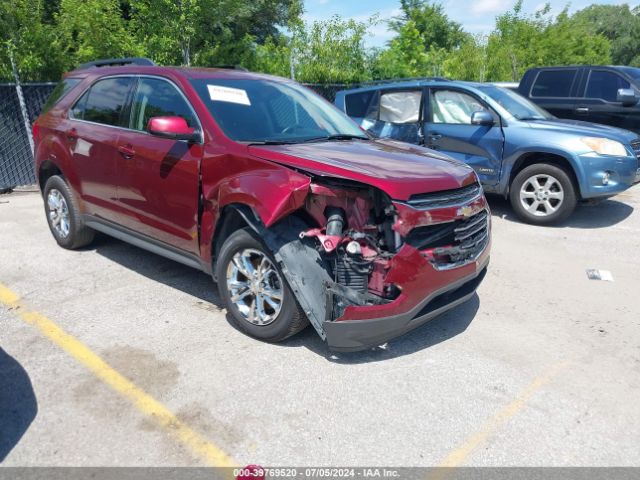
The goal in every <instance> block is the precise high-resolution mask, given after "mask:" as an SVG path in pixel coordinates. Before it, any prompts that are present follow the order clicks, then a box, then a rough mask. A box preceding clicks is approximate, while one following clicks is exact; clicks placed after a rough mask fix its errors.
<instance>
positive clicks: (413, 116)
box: [380, 90, 422, 123]
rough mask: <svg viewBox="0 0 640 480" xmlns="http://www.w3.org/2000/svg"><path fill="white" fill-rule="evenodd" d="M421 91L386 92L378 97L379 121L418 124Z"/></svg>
mask: <svg viewBox="0 0 640 480" xmlns="http://www.w3.org/2000/svg"><path fill="white" fill-rule="evenodd" d="M421 100H422V91H421V90H416V91H405V92H388V93H383V94H382V95H381V96H380V121H382V122H388V123H418V121H419V120H420V102H421Z"/></svg>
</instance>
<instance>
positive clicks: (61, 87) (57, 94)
mask: <svg viewBox="0 0 640 480" xmlns="http://www.w3.org/2000/svg"><path fill="white" fill-rule="evenodd" d="M81 81H82V79H81V78H65V79H64V80H62V81H61V82H60V83H58V85H56V88H54V89H53V92H51V95H49V98H48V99H47V101H46V102H45V104H44V106H43V107H42V113H46V112H47V111H48V110H49V109H51V107H53V106H54V105H55V104H56V103H58V102H59V101H60V100H61V99H62V97H64V96H65V95H66V94H67V92H68V91H69V90H71V89H72V88H73V87H75V86H76V85H77V84H79V83H80V82H81Z"/></svg>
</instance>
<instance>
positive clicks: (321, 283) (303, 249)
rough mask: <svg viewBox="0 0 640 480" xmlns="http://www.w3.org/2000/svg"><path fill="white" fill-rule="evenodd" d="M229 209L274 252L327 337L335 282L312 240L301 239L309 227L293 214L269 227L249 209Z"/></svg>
mask: <svg viewBox="0 0 640 480" xmlns="http://www.w3.org/2000/svg"><path fill="white" fill-rule="evenodd" d="M229 208H233V209H234V210H236V212H238V213H239V214H240V215H241V216H242V218H243V219H244V220H245V222H246V223H247V225H249V227H250V228H251V229H252V230H253V231H254V232H255V233H256V234H257V235H258V236H259V237H260V238H261V239H262V240H263V241H264V242H265V243H266V244H267V246H268V247H269V249H270V250H271V251H272V252H273V256H274V257H275V259H276V262H278V266H279V267H280V270H281V271H282V274H283V275H284V276H285V278H286V279H287V282H288V283H289V286H290V287H291V290H292V291H293V294H294V295H295V297H296V299H297V300H298V303H299V304H300V306H301V307H302V309H303V310H304V312H305V314H306V315H307V318H308V319H309V321H310V322H311V325H313V328H315V329H316V331H317V332H318V334H319V335H320V337H321V338H322V339H323V340H324V339H325V338H326V336H327V335H326V332H325V330H324V322H325V321H326V320H327V318H328V317H329V315H330V312H331V307H330V305H331V304H330V302H329V301H328V300H329V299H328V297H327V292H328V288H329V286H331V285H334V282H333V280H332V279H331V277H330V275H329V273H328V270H327V268H326V267H325V266H324V261H323V259H322V257H321V256H320V253H319V251H318V249H317V248H315V245H314V244H313V242H312V241H310V240H309V239H301V238H300V232H302V231H304V230H306V229H307V228H308V227H309V226H308V225H306V224H305V223H304V222H303V221H302V220H300V219H299V218H296V217H295V216H290V217H287V218H284V219H283V220H281V221H280V222H278V223H276V224H275V225H273V226H272V227H271V228H267V227H266V226H265V225H264V223H263V222H262V220H261V219H260V217H258V215H257V214H256V212H255V211H252V210H251V209H250V208H248V207H246V206H239V205H231V206H230V207H229ZM345 290H346V289H345Z"/></svg>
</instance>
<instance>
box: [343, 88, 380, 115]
mask: <svg viewBox="0 0 640 480" xmlns="http://www.w3.org/2000/svg"><path fill="white" fill-rule="evenodd" d="M379 93H380V92H379V91H378V90H370V91H368V92H360V93H351V94H349V95H346V96H345V99H344V105H345V111H346V112H347V115H349V116H350V117H354V118H371V119H375V118H377V117H378V95H379Z"/></svg>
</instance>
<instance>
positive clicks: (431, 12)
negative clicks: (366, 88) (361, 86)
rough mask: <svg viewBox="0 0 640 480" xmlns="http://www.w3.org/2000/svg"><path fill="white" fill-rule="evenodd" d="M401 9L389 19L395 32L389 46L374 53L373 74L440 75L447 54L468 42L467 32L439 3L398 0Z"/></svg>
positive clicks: (421, 0)
mask: <svg viewBox="0 0 640 480" xmlns="http://www.w3.org/2000/svg"><path fill="white" fill-rule="evenodd" d="M400 9H401V14H400V15H399V16H398V17H396V18H394V19H392V20H391V21H389V27H390V29H391V30H393V31H394V32H396V36H395V37H394V38H393V39H392V40H391V42H390V44H389V48H388V49H385V50H382V51H378V52H377V53H376V55H375V62H374V75H375V76H382V77H412V76H422V75H442V74H443V63H444V61H445V59H446V58H447V56H448V54H449V53H450V52H452V51H454V50H456V49H458V48H459V47H460V46H461V45H463V44H465V43H466V42H468V41H469V34H467V33H465V32H464V30H463V29H462V26H461V25H460V24H459V23H457V22H454V21H452V20H451V19H450V18H449V17H448V16H447V14H446V13H445V11H444V7H443V6H442V4H440V3H435V2H431V1H429V0H401V1H400Z"/></svg>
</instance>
